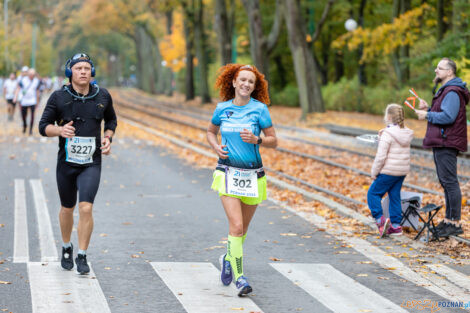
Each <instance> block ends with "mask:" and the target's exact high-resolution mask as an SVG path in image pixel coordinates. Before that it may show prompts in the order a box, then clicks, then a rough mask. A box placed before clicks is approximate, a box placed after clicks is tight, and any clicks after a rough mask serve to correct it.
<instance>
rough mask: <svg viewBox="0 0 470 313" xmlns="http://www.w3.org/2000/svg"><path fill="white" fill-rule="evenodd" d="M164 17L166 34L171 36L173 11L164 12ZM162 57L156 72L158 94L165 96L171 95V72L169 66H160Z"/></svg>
mask: <svg viewBox="0 0 470 313" xmlns="http://www.w3.org/2000/svg"><path fill="white" fill-rule="evenodd" d="M165 17H166V34H167V35H171V32H172V30H171V27H172V26H173V10H172V9H169V10H167V11H165ZM159 52H160V51H159ZM161 60H162V57H161V55H160V61H159V66H160V68H161V69H160V71H159V72H158V74H159V75H158V88H157V90H158V93H164V94H165V95H167V96H170V97H171V96H172V95H173V86H172V83H173V76H174V75H173V71H172V69H171V68H170V67H169V66H162V65H161Z"/></svg>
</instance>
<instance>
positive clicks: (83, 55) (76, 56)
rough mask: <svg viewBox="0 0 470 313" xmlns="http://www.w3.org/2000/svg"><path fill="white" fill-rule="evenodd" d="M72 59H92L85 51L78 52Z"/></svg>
mask: <svg viewBox="0 0 470 313" xmlns="http://www.w3.org/2000/svg"><path fill="white" fill-rule="evenodd" d="M71 60H72V61H75V60H91V58H90V57H89V56H88V54H85V53H77V54H76V55H74V56H73V57H72V59H71Z"/></svg>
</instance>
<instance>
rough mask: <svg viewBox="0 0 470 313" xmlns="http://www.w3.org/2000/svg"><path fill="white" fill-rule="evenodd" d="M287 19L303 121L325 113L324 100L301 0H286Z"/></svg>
mask: <svg viewBox="0 0 470 313" xmlns="http://www.w3.org/2000/svg"><path fill="white" fill-rule="evenodd" d="M285 5H286V7H285V8H286V9H285V10H284V12H285V18H286V24H287V32H288V36H289V48H290V50H291V54H292V58H293V61H294V69H295V76H296V80H297V86H298V89H299V98H300V107H301V108H302V116H301V118H302V119H305V118H306V116H307V113H310V112H323V111H324V110H325V108H324V105H323V98H322V95H321V89H320V84H319V83H318V77H317V76H318V74H317V73H318V70H317V68H316V66H315V63H314V61H313V56H312V53H311V51H310V49H309V48H308V46H307V42H306V40H305V38H306V33H305V28H304V25H303V19H302V14H301V12H300V1H299V0H285Z"/></svg>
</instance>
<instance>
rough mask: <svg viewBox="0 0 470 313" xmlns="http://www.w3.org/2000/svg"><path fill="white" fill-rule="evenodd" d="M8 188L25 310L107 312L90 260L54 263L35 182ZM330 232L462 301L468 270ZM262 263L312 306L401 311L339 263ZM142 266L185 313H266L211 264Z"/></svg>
mask: <svg viewBox="0 0 470 313" xmlns="http://www.w3.org/2000/svg"><path fill="white" fill-rule="evenodd" d="M13 186H14V195H15V199H14V219H15V221H14V232H15V233H14V243H13V245H14V251H13V262H14V263H24V264H26V266H27V275H28V282H29V288H30V294H31V312H33V313H43V312H60V313H64V312H66V313H68V312H71V313H75V312H77V313H78V312H93V313H94V312H97V313H107V312H112V309H111V308H112V307H111V306H110V300H109V299H110V298H109V297H107V296H106V292H105V291H106V289H103V288H102V285H101V284H100V279H102V278H101V277H99V276H97V275H96V274H95V272H94V271H93V266H91V265H92V264H90V267H91V272H90V274H89V275H85V276H81V275H77V274H76V273H75V272H74V271H64V270H62V268H61V266H60V262H58V259H59V254H58V250H57V242H58V241H57V238H56V236H54V232H53V228H52V225H51V217H50V213H49V208H48V205H47V199H46V196H45V193H44V189H43V183H42V181H41V180H39V179H28V180H25V179H15V180H14V184H13ZM27 186H29V190H31V193H30V195H29V194H28V193H27V192H26V189H27ZM29 196H30V197H31V198H32V201H30V202H28V201H27V199H26V198H27V197H29ZM27 203H32V204H33V206H34V210H28V208H27ZM27 214H35V215H36V221H37V225H34V227H29V228H28V216H27ZM313 218H314V220H315V223H316V224H318V225H320V224H322V223H324V220H322V219H321V218H319V217H318V216H316V217H313ZM315 223H314V224H315ZM30 226H31V225H30ZM28 229H29V230H30V232H28ZM31 230H33V231H31ZM34 230H37V240H38V242H39V248H40V257H39V259H38V260H34V259H30V252H29V243H28V242H29V239H31V238H33V237H35V235H36V234H35V233H34ZM332 234H334V235H336V236H338V237H339V238H342V239H343V240H344V241H345V242H348V243H350V244H351V245H352V246H353V247H354V249H355V250H356V251H358V252H359V253H361V254H362V255H364V256H366V257H367V258H369V259H370V260H372V261H373V262H374V263H377V264H379V265H380V266H382V267H390V268H391V267H394V269H391V272H392V273H393V274H396V275H397V276H399V277H401V278H403V279H406V280H408V281H411V282H413V283H414V284H416V285H418V286H420V287H422V288H425V289H427V290H428V291H430V292H431V293H430V294H434V297H436V296H435V295H438V296H440V297H441V298H442V299H446V300H449V301H464V302H467V301H468V300H469V299H470V296H469V292H470V284H469V283H468V276H466V275H464V274H463V273H460V272H458V271H456V270H454V269H451V268H450V267H448V266H446V265H444V264H427V265H426V266H427V267H428V268H429V270H430V271H433V272H435V274H433V275H431V276H429V275H427V276H426V277H424V276H423V275H421V274H420V273H419V272H417V271H414V270H413V269H411V268H409V267H408V266H406V265H405V264H403V263H401V262H399V261H398V260H397V259H395V258H394V257H392V256H388V255H386V253H385V252H384V251H382V250H381V249H379V248H377V247H373V246H371V245H370V244H369V245H368V244H367V242H366V241H365V240H362V239H359V238H354V237H347V236H344V232H338V233H336V234H335V233H332ZM57 235H58V234H57ZM59 238H60V237H59ZM93 265H94V264H93ZM266 266H267V267H271V268H273V269H274V270H275V277H273V278H272V279H270V281H273V282H274V281H277V280H281V279H287V280H288V281H289V282H290V283H291V284H290V287H289V294H298V293H301V292H304V293H306V294H308V296H310V297H311V298H312V299H315V301H318V302H319V303H320V304H321V305H322V306H323V307H321V308H319V309H318V312H335V313H336V312H338V313H339V312H341V313H343V312H344V313H346V312H385V313H386V312H407V310H406V309H405V308H403V307H401V306H400V304H399V303H397V302H392V301H391V299H389V298H388V297H386V296H384V295H383V293H382V294H380V293H378V292H376V291H374V290H373V289H372V288H371V287H367V286H365V285H364V284H362V283H360V282H358V281H357V280H356V279H354V278H352V277H351V276H348V275H346V274H345V273H343V272H342V271H341V268H338V267H335V266H333V265H331V264H327V263H315V262H312V263H292V262H290V263H287V262H282V263H279V262H274V263H269V262H268V263H266ZM146 270H148V271H149V272H150V273H153V275H155V277H158V278H159V280H154V282H155V283H159V282H160V281H161V282H162V283H163V284H164V288H167V289H168V290H170V291H171V294H172V295H173V297H174V299H173V300H171V301H174V302H175V303H179V305H180V306H181V307H182V308H183V310H184V311H185V312H188V313H196V312H200V313H208V312H214V313H225V312H237V311H241V312H253V313H258V312H269V311H268V310H263V307H264V305H263V303H259V301H258V299H257V296H256V294H255V295H254V296H252V297H246V298H239V297H237V295H236V290H235V287H234V285H233V284H232V285H231V286H229V287H225V286H223V285H222V284H221V283H220V282H219V275H220V273H219V270H218V268H217V267H216V266H214V264H213V263H211V262H158V260H152V261H151V262H149V263H148V265H147V269H146ZM151 275H152V274H151ZM149 288H152V286H149ZM255 291H256V286H255ZM166 301H168V299H167V300H166ZM279 301H282V299H279ZM0 309H1V308H0ZM129 312H132V308H129ZM148 312H153V311H152V308H149V310H148ZM169 312H171V311H169ZM442 312H445V311H442Z"/></svg>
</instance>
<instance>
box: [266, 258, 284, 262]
mask: <svg viewBox="0 0 470 313" xmlns="http://www.w3.org/2000/svg"><path fill="white" fill-rule="evenodd" d="M269 259H270V260H271V261H274V262H278V261H282V259H278V258H273V257H271V258H269Z"/></svg>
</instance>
